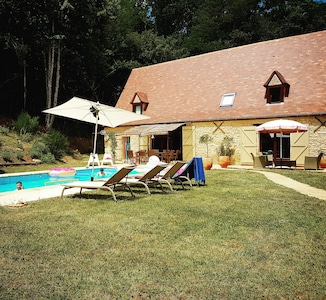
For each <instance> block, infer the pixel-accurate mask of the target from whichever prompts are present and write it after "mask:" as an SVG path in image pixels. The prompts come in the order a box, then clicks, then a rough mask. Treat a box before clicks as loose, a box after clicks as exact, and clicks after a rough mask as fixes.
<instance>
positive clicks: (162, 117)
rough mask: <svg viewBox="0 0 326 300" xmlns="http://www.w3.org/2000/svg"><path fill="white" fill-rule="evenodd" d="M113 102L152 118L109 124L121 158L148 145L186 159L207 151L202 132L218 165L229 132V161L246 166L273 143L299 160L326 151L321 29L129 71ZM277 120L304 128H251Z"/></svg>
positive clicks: (325, 47) (325, 51)
mask: <svg viewBox="0 0 326 300" xmlns="http://www.w3.org/2000/svg"><path fill="white" fill-rule="evenodd" d="M116 107H118V108H122V109H125V110H129V111H134V112H136V113H141V114H145V115H148V116H150V117H151V118H150V119H148V120H146V121H142V122H138V123H130V124H127V125H125V126H120V127H118V128H106V130H107V131H114V132H115V133H116V136H117V140H118V148H117V158H118V159H121V160H123V159H124V158H125V157H126V150H127V149H132V150H133V151H138V150H142V149H143V150H149V149H152V148H155V149H159V150H162V149H180V150H181V156H180V159H183V160H189V159H191V158H192V157H193V156H203V157H204V156H207V154H206V146H205V145H204V144H200V143H199V138H200V136H201V135H203V134H205V133H207V134H209V135H210V136H211V137H212V139H213V141H212V142H211V143H210V144H209V156H211V157H212V158H213V160H214V162H215V163H216V162H217V152H216V149H217V148H218V147H219V145H220V143H221V141H222V139H223V138H224V136H231V137H232V138H233V147H234V150H235V153H234V156H233V163H234V164H241V165H251V164H252V158H251V155H250V153H257V152H266V151H268V150H271V149H272V150H274V151H276V152H277V154H276V155H277V156H279V155H280V149H282V155H283V157H284V158H288V159H292V160H296V161H297V164H298V165H302V164H303V162H304V156H305V155H317V154H318V153H319V152H320V151H323V152H326V31H320V32H314V33H310V34H304V35H298V36H292V37H286V38H282V39H277V40H270V41H265V42H260V43H255V44H250V45H245V46H240V47H235V48H230V49H225V50H220V51H215V52H211V53H206V54H202V55H197V56H193V57H188V58H184V59H179V60H175V61H169V62H165V63H160V64H156V65H151V66H147V67H142V68H137V69H133V70H132V72H131V74H130V77H129V79H128V81H127V83H126V85H125V87H124V89H123V91H122V93H121V95H120V97H119V100H118V102H117V104H116ZM274 119H290V120H295V121H298V122H300V123H303V124H305V125H307V126H308V132H305V133H291V134H290V135H283V137H282V138H280V136H279V135H275V136H274V137H273V136H271V135H269V134H262V133H260V134H259V133H257V132H256V130H255V128H256V127H257V126H258V125H260V124H262V123H264V122H267V121H270V120H274ZM275 141H276V145H277V146H276V147H275ZM280 141H282V145H280ZM273 147H274V148H273ZM106 151H110V150H109V144H107V145H106Z"/></svg>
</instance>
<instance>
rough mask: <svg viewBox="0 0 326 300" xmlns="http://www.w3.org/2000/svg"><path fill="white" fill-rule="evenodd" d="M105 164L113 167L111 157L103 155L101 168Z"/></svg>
mask: <svg viewBox="0 0 326 300" xmlns="http://www.w3.org/2000/svg"><path fill="white" fill-rule="evenodd" d="M106 163H107V164H110V165H111V166H113V159H112V155H111V154H108V153H104V155H103V159H102V163H101V166H103V165H104V164H106Z"/></svg>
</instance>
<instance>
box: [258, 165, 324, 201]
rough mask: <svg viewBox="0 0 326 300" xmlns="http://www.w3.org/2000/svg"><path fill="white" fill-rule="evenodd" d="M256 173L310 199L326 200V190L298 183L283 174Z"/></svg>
mask: <svg viewBox="0 0 326 300" xmlns="http://www.w3.org/2000/svg"><path fill="white" fill-rule="evenodd" d="M256 172H259V173H261V174H264V175H265V176H266V177H267V178H268V179H269V180H271V181H273V182H275V183H277V184H280V185H283V186H286V187H288V188H291V189H294V190H296V191H297V192H299V193H301V194H304V195H308V196H310V197H315V198H318V199H321V200H326V190H322V189H317V188H315V187H312V186H310V185H308V184H304V183H301V182H298V181H296V180H293V179H291V178H289V177H286V176H283V175H281V174H277V173H273V172H264V171H256Z"/></svg>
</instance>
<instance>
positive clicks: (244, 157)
mask: <svg viewBox="0 0 326 300" xmlns="http://www.w3.org/2000/svg"><path fill="white" fill-rule="evenodd" d="M257 136H258V135H257V133H256V127H254V126H246V127H242V128H241V148H240V155H241V164H243V165H252V163H253V162H252V157H251V154H250V153H253V154H256V153H257V145H258V143H257Z"/></svg>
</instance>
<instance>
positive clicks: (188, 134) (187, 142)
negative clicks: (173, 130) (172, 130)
mask: <svg viewBox="0 0 326 300" xmlns="http://www.w3.org/2000/svg"><path fill="white" fill-rule="evenodd" d="M194 141H195V126H192V125H190V126H183V127H182V159H183V160H186V161H189V160H191V159H192V158H193V157H194V156H195V144H194Z"/></svg>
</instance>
